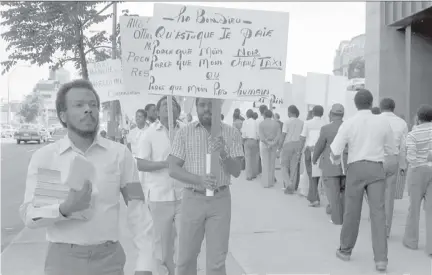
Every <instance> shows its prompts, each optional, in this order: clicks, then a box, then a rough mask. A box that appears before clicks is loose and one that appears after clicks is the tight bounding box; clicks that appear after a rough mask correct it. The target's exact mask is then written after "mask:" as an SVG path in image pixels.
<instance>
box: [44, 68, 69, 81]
mask: <svg viewBox="0 0 432 275" xmlns="http://www.w3.org/2000/svg"><path fill="white" fill-rule="evenodd" d="M49 79H50V80H56V81H58V82H59V83H60V85H62V84H64V83H67V82H69V81H70V79H71V74H70V72H69V71H68V70H66V69H63V68H60V69H57V70H55V71H53V70H50V71H49Z"/></svg>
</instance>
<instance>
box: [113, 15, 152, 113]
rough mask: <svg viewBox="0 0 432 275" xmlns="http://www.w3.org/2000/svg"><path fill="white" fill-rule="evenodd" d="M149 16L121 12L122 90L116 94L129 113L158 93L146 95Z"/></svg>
mask: <svg viewBox="0 0 432 275" xmlns="http://www.w3.org/2000/svg"><path fill="white" fill-rule="evenodd" d="M150 21H151V17H144V16H121V17H120V33H121V42H122V43H121V48H122V66H123V80H124V81H123V83H124V90H125V91H126V92H128V94H129V96H125V97H122V98H120V104H121V106H122V111H124V112H125V113H126V114H127V115H128V116H130V117H133V116H134V115H135V112H136V110H138V109H144V106H145V105H146V104H148V103H156V102H157V101H158V100H159V98H160V96H156V95H149V94H148V86H149V70H150V61H151V56H152V34H151V30H150V27H149V26H150Z"/></svg>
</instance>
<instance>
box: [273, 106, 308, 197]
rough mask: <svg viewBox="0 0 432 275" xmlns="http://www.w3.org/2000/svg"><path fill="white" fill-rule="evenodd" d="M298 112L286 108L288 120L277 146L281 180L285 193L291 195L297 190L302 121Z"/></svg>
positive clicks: (291, 107) (295, 108) (290, 107)
mask: <svg viewBox="0 0 432 275" xmlns="http://www.w3.org/2000/svg"><path fill="white" fill-rule="evenodd" d="M299 115H300V112H299V110H298V109H297V107H296V106H295V105H291V106H289V107H288V117H289V119H288V120H287V121H286V122H285V123H284V124H283V130H282V138H281V141H282V142H281V143H280V146H279V151H281V166H282V179H283V185H284V188H285V193H287V194H293V193H294V191H295V190H297V188H298V181H297V178H298V174H299V173H300V171H299V168H300V167H299V164H300V155H301V148H300V146H301V142H300V134H301V132H302V130H303V121H301V120H300V119H299V118H298V117H299Z"/></svg>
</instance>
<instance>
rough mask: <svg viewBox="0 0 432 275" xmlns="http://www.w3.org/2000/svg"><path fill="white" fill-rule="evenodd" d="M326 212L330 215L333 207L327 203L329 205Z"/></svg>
mask: <svg viewBox="0 0 432 275" xmlns="http://www.w3.org/2000/svg"><path fill="white" fill-rule="evenodd" d="M326 213H327V215H330V214H331V207H330V204H327V206H326Z"/></svg>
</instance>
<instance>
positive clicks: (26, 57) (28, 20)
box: [0, 1, 118, 79]
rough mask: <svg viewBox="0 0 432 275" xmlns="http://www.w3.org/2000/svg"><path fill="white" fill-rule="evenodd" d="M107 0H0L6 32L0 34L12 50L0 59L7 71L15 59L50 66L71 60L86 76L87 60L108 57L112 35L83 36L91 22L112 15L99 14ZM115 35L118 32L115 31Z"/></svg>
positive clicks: (104, 9) (4, 71)
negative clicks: (27, 0)
mask: <svg viewBox="0 0 432 275" xmlns="http://www.w3.org/2000/svg"><path fill="white" fill-rule="evenodd" d="M100 3H107V2H78V1H75V2H63V1H43V2H41V1H40V2H2V3H1V6H2V11H1V12H0V15H1V17H2V18H3V21H2V22H1V25H2V26H6V27H8V29H9V30H8V31H6V32H4V33H2V34H1V36H2V38H3V39H4V40H5V41H6V42H7V43H8V44H7V48H6V50H7V51H10V52H11V53H10V54H9V56H8V60H6V61H3V62H1V64H2V66H3V68H4V70H3V71H2V74H4V73H6V72H8V71H9V70H10V69H11V68H12V67H13V66H15V65H16V64H17V62H18V61H27V62H28V61H29V62H30V63H31V64H37V65H39V66H42V65H44V64H49V65H51V68H52V69H57V68H59V67H62V66H63V65H64V64H65V63H67V62H73V63H74V65H75V68H76V69H77V70H79V71H80V73H81V75H82V77H83V78H84V79H88V70H87V62H88V61H89V60H91V61H96V62H97V61H103V60H105V59H108V58H110V57H111V51H112V46H111V37H110V35H108V33H107V32H106V31H100V32H97V33H95V34H92V35H91V36H90V37H86V36H85V35H84V31H85V30H87V29H89V28H90V27H91V26H92V25H94V24H98V23H101V22H104V21H105V20H107V19H108V18H111V17H112V14H108V15H102V13H103V12H104V11H106V10H107V9H108V8H109V7H110V6H111V5H112V3H107V4H106V5H105V6H104V7H103V8H102V9H100V10H97V6H98V5H99V4H100ZM115 35H118V33H116V34H115Z"/></svg>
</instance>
